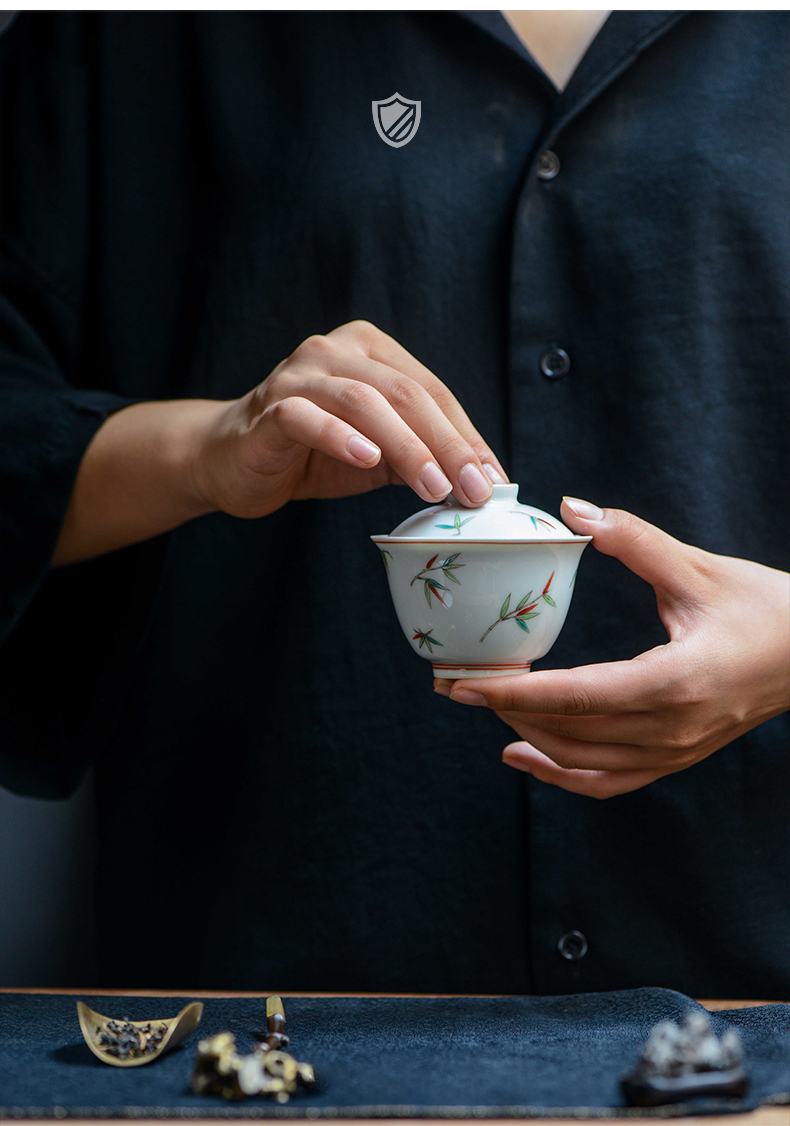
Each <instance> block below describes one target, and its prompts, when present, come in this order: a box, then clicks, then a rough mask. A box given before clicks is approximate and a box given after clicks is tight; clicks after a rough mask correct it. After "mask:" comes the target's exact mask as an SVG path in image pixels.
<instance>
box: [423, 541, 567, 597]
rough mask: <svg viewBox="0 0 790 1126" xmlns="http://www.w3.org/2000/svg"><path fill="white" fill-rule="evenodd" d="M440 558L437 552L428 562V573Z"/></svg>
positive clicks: (426, 565)
mask: <svg viewBox="0 0 790 1126" xmlns="http://www.w3.org/2000/svg"><path fill="white" fill-rule="evenodd" d="M438 558H439V552H438V551H437V552H436V554H435V555H434V557H433V559H429V560H428V562H427V563H426V564H425V570H426V571H427V570H428V568H429V567H433V565H434V563H435V562H436V560H437V559H438ZM548 589H549V588H548V587H546V590H548ZM543 593H544V594H545V593H546V591H544V592H543Z"/></svg>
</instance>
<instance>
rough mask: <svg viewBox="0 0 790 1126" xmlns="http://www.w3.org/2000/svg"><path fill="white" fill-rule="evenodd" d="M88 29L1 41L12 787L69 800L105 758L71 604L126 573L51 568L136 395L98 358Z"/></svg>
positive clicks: (2, 534)
mask: <svg viewBox="0 0 790 1126" xmlns="http://www.w3.org/2000/svg"><path fill="white" fill-rule="evenodd" d="M72 15H74V14H72ZM77 31H78V25H77V23H75V21H73V20H72V21H71V22H68V21H65V22H62V23H58V21H57V19H56V20H54V21H53V20H50V21H49V22H48V21H47V20H45V19H44V18H43V17H42V16H41V15H39V14H28V13H26V14H24V15H22V16H20V17H19V18H18V19H17V20H16V21H15V23H14V25H13V26H12V27H11V28H10V29H9V30H8V32H7V33H6V34H5V35H3V36H2V39H0V96H1V97H2V101H1V102H0V105H1V106H2V114H1V115H0V144H1V146H2V147H1V149H0V160H1V162H2V163H1V164H0V169H1V172H0V175H1V176H2V181H1V187H2V197H0V201H1V209H0V783H2V784H3V785H6V786H8V787H9V788H11V789H15V790H17V791H18V792H21V793H27V794H36V795H38V796H65V795H66V794H67V793H69V792H70V791H71V790H72V789H73V788H74V787H75V786H76V785H77V784H78V782H79V780H80V777H81V774H82V772H83V770H84V768H85V766H86V763H87V760H88V759H89V757H90V754H89V752H88V751H87V750H86V748H85V745H84V744H85V740H84V739H82V737H81V736H80V735H79V734H78V733H79V732H80V730H81V728H82V726H83V724H82V722H81V721H80V722H77V720H76V718H75V717H76V711H75V700H76V696H77V695H79V694H84V693H87V692H88V689H87V686H86V684H85V678H84V677H83V678H82V681H83V682H82V683H80V672H83V673H84V672H85V665H84V661H82V659H81V656H80V654H81V649H82V648H83V647H84V646H91V645H93V646H94V647H95V636H94V637H93V638H91V637H90V636H89V632H88V633H85V632H84V631H83V629H82V628H81V627H80V625H79V622H80V620H81V621H82V622H83V624H85V623H86V622H87V621H88V620H89V618H90V612H86V613H85V614H83V615H82V616H81V619H80V618H76V619H75V618H74V616H73V609H72V611H70V612H71V613H72V618H71V619H70V620H69V621H68V622H67V621H66V620H65V619H64V618H63V613H64V607H65V606H67V605H72V606H73V600H74V598H75V596H76V594H77V591H78V589H79V588H80V587H81V586H84V581H85V576H86V575H90V576H91V578H92V581H93V583H94V584H95V585H94V589H95V591H96V592H97V594H98V592H99V591H100V590H101V581H100V580H101V579H102V578H103V577H104V576H105V575H109V574H110V573H111V572H113V571H114V570H115V569H116V568H117V564H116V563H115V562H113V563H110V564H105V563H98V564H97V565H96V567H94V568H91V567H90V566H87V567H85V566H84V565H82V564H78V565H76V566H74V567H67V568H62V569H59V570H58V571H55V572H50V561H51V558H52V554H53V551H54V549H55V545H56V543H57V539H58V535H59V531H60V528H61V525H62V522H63V518H64V515H65V512H66V508H67V505H68V502H69V498H70V495H71V491H72V488H73V485H74V480H75V477H76V474H77V470H78V468H79V465H80V462H81V460H82V457H83V455H84V453H85V450H86V448H87V446H88V444H89V443H90V441H91V439H92V437H93V435H94V434H95V432H96V430H97V429H98V428H99V427H100V426H101V424H102V422H103V421H104V420H105V419H106V418H107V417H108V415H109V414H111V413H112V412H113V411H116V410H118V409H119V408H121V407H124V406H126V405H128V404H129V403H130V402H133V401H135V400H134V399H133V398H130V397H128V396H127V395H124V394H119V393H116V392H115V391H114V390H113V389H111V388H106V387H103V386H102V384H103V382H104V375H105V373H102V372H101V371H94V370H90V366H89V364H88V363H87V362H86V358H85V357H86V355H93V354H95V353H94V351H92V350H91V349H90V348H88V347H87V344H86V332H87V330H86V326H85V325H84V323H83V320H84V317H83V314H82V308H83V306H84V299H83V298H84V291H85V284H86V282H85V279H86V277H87V269H86V260H87V257H88V253H89V251H88V241H89V240H88V237H87V232H88V223H87V214H88V197H89V190H88V184H89V176H88V168H89V154H88V149H89V142H88V137H89V125H88V112H87V95H86V87H87V83H86V80H85V72H84V68H83V66H82V63H81V59H80V56H79V48H78V43H79V35H78V34H77ZM108 382H109V381H108ZM60 571H63V572H70V574H63V575H61V574H60ZM85 595H86V592H85V591H81V592H80V597H84V596H85ZM88 596H89V595H88ZM64 628H68V629H69V630H71V631H72V636H71V638H70V645H69V646H67V645H65V644H64V640H65V639H64V638H63V636H62V631H63V629H64ZM75 631H76V632H75ZM81 634H83V636H82V637H81V636H80V635H81ZM70 664H71V666H72V667H69V665H70ZM53 677H54V678H55V680H54V683H55V684H56V685H57V687H56V688H52V687H51V685H52V683H53V681H52V678H53ZM64 708H67V709H68V710H70V712H71V715H70V718H69V719H68V720H67V718H66V716H65V713H64Z"/></svg>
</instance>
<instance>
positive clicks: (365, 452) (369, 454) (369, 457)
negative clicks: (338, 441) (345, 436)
mask: <svg viewBox="0 0 790 1126" xmlns="http://www.w3.org/2000/svg"><path fill="white" fill-rule="evenodd" d="M346 449H347V450H348V452H349V453H350V454H351V456H352V457H355V458H356V459H357V461H361V462H362V463H363V464H365V465H367V463H368V462H370V461H373V459H374V458H376V457H378V456H379V454H380V453H381V450H380V449H379V448H378V446H374V445H373V443H372V442H369V441H368V440H367V438H363V437H362V435H361V434H352V435H351V437H350V438H349V440H348V442H347V443H346Z"/></svg>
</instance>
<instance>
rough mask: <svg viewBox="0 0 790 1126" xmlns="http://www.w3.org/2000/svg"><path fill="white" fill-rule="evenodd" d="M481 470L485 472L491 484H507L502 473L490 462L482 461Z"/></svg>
mask: <svg viewBox="0 0 790 1126" xmlns="http://www.w3.org/2000/svg"><path fill="white" fill-rule="evenodd" d="M483 472H484V473H485V475H486V477H487V478H488V480H489V481H490V482H491V484H492V485H506V484H507V481H506V480H505V478H504V477H503V476H502V474H501V473H500V472H499V470H498V469H497V468H496V466H495V465H491V464H490V462H487V461H484V462H483Z"/></svg>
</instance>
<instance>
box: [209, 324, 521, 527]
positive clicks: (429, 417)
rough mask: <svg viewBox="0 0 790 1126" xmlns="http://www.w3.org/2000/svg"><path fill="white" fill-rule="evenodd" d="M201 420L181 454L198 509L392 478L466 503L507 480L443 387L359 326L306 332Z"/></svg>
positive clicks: (234, 510) (262, 503)
mask: <svg viewBox="0 0 790 1126" xmlns="http://www.w3.org/2000/svg"><path fill="white" fill-rule="evenodd" d="M218 406H220V407H221V408H222V409H221V410H217V411H216V412H214V414H213V415H207V424H206V426H205V428H204V431H203V439H202V441H201V442H200V444H199V446H198V447H197V449H196V451H195V456H194V460H193V466H194V482H195V488H196V490H197V492H198V494H199V496H200V497H201V498H202V500H203V501H204V502H205V508H206V510H211V509H215V510H217V509H218V510H220V511H223V512H227V513H230V514H231V515H233V516H242V517H258V516H265V515H266V514H267V513H269V512H273V511H274V510H275V509H277V508H280V507H281V506H282V505H284V504H285V503H287V502H288V501H289V500H299V499H306V498H311V497H339V496H350V495H352V494H355V493H360V492H366V491H367V490H369V489H375V488H378V487H379V486H380V485H385V484H392V483H404V482H405V484H407V485H410V486H411V487H412V488H413V489H414V491H415V492H416V493H417V494H418V495H419V496H420V497H421V498H422V499H423V500H426V501H428V502H429V503H434V504H435V503H436V502H438V501H441V500H444V499H445V498H446V497H447V495H448V494H449V493H450V491H451V490H452V491H453V493H454V494H455V496H456V497H457V498H458V499H459V500H460V501H461V502H462V503H463V504H466V505H468V506H470V507H475V506H477V505H480V504H483V503H484V502H485V501H487V500H488V499H489V497H490V496H491V483H492V482H494V483H500V482H504V481H506V480H507V478H506V476H505V474H504V471H503V470H502V466H501V465H500V464H499V462H498V461H497V459H496V457H495V456H494V454H493V453H492V452H491V450H490V449H489V447H488V446H487V445H486V443H485V442H484V441H483V439H482V438H481V437H480V435H479V434H478V433H477V431H476V430H475V428H474V427H473V426H472V424H471V422H470V421H469V419H468V418H467V416H466V414H465V413H464V411H463V410H462V408H461V406H460V404H459V403H458V401H457V400H456V399H455V397H454V396H453V395H452V394H451V392H450V391H449V390H448V389H447V387H445V386H444V384H443V383H441V382H440V381H439V380H438V379H437V378H436V376H435V375H433V374H432V373H431V372H430V371H428V369H427V368H426V367H423V365H422V364H421V363H419V362H418V361H417V360H415V359H414V357H413V356H411V355H410V354H409V353H408V352H407V351H406V350H405V349H404V348H402V347H401V346H400V345H399V344H397V343H396V342H395V341H394V340H393V339H392V338H391V337H389V336H387V335H386V334H385V333H383V332H381V331H380V330H379V329H377V328H375V327H374V326H373V325H371V324H368V323H367V322H364V321H354V322H352V323H351V324H346V325H342V326H341V327H340V328H337V329H335V330H334V331H333V332H330V333H328V334H327V335H326V336H311V337H309V338H308V339H307V340H305V341H304V342H303V343H302V344H300V345H299V347H298V348H297V349H296V351H295V352H294V353H293V354H292V355H291V356H289V357H288V359H286V360H283V362H282V363H281V364H278V366H277V367H276V368H275V369H274V371H273V372H272V373H271V375H269V377H268V378H267V379H265V380H264V381H263V383H261V384H260V385H259V386H258V387H256V388H255V389H254V390H253V391H250V392H249V394H247V395H245V396H244V397H243V398H241V399H238V400H235V401H233V402H230V403H225V404H218Z"/></svg>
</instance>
